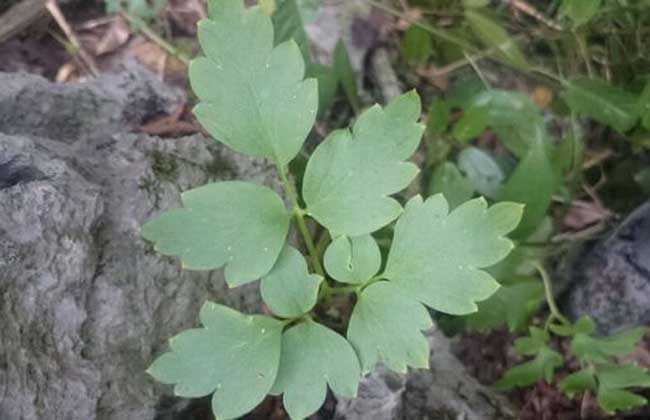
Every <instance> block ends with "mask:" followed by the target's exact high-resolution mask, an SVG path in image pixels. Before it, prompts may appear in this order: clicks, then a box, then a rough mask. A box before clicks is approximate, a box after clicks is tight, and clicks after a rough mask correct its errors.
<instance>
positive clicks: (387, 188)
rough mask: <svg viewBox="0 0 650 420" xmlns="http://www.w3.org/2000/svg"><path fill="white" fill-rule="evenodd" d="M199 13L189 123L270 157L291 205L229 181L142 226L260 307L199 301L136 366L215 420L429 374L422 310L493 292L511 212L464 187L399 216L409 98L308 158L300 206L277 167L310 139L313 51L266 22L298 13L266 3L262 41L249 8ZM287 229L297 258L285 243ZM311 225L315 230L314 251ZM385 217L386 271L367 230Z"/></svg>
mask: <svg viewBox="0 0 650 420" xmlns="http://www.w3.org/2000/svg"><path fill="white" fill-rule="evenodd" d="M209 6H210V7H209V14H210V19H209V20H206V21H203V22H201V23H200V24H199V38H200V42H201V46H202V48H203V52H204V54H205V56H203V57H199V58H196V59H195V60H194V61H193V62H192V64H191V65H190V70H189V72H190V81H191V84H192V87H193V89H194V91H195V93H196V94H197V96H198V97H199V99H200V100H201V102H200V103H199V105H198V106H197V107H196V109H195V113H196V115H197V118H198V119H199V121H200V122H201V123H202V124H203V126H204V127H205V128H206V129H207V130H208V131H209V132H210V133H211V134H212V135H213V136H214V137H215V138H216V140H218V141H220V142H222V143H224V144H226V145H228V146H229V147H231V148H233V149H235V150H237V151H239V152H242V153H244V154H247V155H249V156H260V157H265V158H268V159H269V160H270V161H271V162H272V163H273V164H274V165H275V167H276V168H277V170H278V175H279V179H280V180H281V182H282V185H283V188H284V191H285V196H286V198H287V201H288V202H289V204H290V206H291V210H290V211H289V210H287V208H286V204H285V203H284V202H283V201H282V199H281V198H280V197H279V196H278V194H276V193H275V192H274V191H272V190H270V189H269V188H267V187H262V186H259V185H255V184H252V183H247V182H242V181H226V182H217V183H213V184H209V185H206V186H203V187H199V188H196V189H193V190H190V191H188V192H185V193H184V194H183V207H182V208H179V209H175V210H171V211H168V212H166V213H164V214H162V215H161V216H160V217H158V218H157V219H154V220H152V221H149V222H147V223H146V224H145V225H144V226H143V228H142V234H143V236H144V237H145V238H146V239H148V240H150V241H152V242H153V243H154V246H155V249H156V250H158V251H159V252H161V253H163V254H166V255H173V256H178V257H179V258H180V260H181V261H182V263H183V266H184V267H185V268H188V269H201V270H210V269H217V268H221V267H224V268H225V277H226V281H227V282H228V284H229V285H230V286H238V285H242V284H245V283H249V282H252V281H254V280H257V279H261V284H260V289H261V295H262V298H263V300H264V302H265V303H266V306H267V307H268V309H269V310H270V312H271V313H272V315H269V316H261V315H244V314H241V313H238V312H236V311H234V310H232V309H228V308H226V307H224V306H220V305H217V304H213V303H206V304H205V305H204V307H203V309H202V310H201V314H200V319H201V322H202V324H203V327H202V328H194V329H190V330H187V331H185V332H182V333H180V334H179V335H178V336H176V337H174V338H173V339H172V340H170V351H168V352H167V353H164V354H162V355H161V356H160V357H159V358H158V359H156V360H155V361H154V363H153V364H152V366H151V368H150V370H149V372H150V373H151V375H152V376H153V377H154V378H156V379H158V380H159V381H161V382H163V383H169V384H174V385H175V392H176V394H177V395H179V396H186V397H199V396H205V395H209V394H211V393H213V394H214V395H213V397H212V399H213V402H212V405H213V410H214V413H215V415H216V416H217V417H218V418H236V417H239V416H242V415H244V414H245V413H246V412H248V411H250V410H252V409H253V408H254V407H255V405H257V404H258V403H259V402H260V401H262V399H263V398H264V397H265V395H267V394H273V395H280V394H283V402H284V407H285V409H286V411H287V412H288V414H289V416H290V417H291V418H293V419H301V418H305V417H307V416H309V415H311V414H312V413H314V412H315V411H317V410H318V408H319V407H320V406H321V405H322V404H323V402H324V401H325V397H326V394H327V389H328V387H329V388H331V390H332V391H333V392H334V393H336V394H338V395H342V396H346V397H354V396H355V395H356V392H357V386H358V382H359V380H360V378H361V374H362V372H363V373H367V372H369V371H370V370H372V369H373V368H374V366H375V365H376V364H377V363H380V362H381V363H384V364H385V365H386V366H388V367H389V368H390V369H393V370H395V371H398V372H405V371H406V369H407V367H409V366H410V367H415V368H424V367H427V366H428V360H429V346H428V341H427V339H426V338H425V336H424V335H423V334H422V332H423V331H424V330H426V329H429V328H430V327H431V326H432V320H431V317H430V315H429V312H428V310H427V308H426V307H425V306H424V305H427V306H429V307H431V308H433V309H436V310H438V311H442V312H446V313H450V314H468V313H471V312H474V311H476V309H477V302H479V301H482V300H485V299H488V298H489V297H490V296H491V295H492V294H493V293H494V292H495V291H496V290H497V289H498V287H499V284H498V283H497V282H496V281H495V280H494V279H493V278H492V277H491V276H490V275H489V274H488V273H487V272H486V271H485V270H484V269H485V268H486V267H488V266H491V265H493V264H495V263H497V262H498V261H500V260H501V259H503V258H504V257H505V256H506V255H507V254H508V253H509V252H510V250H511V249H512V248H513V246H514V245H513V243H512V242H511V241H510V240H508V239H507V238H506V237H505V235H507V234H508V233H509V232H511V231H512V230H514V229H515V228H516V226H517V224H518V223H519V220H520V218H521V216H522V206H521V205H519V204H515V203H509V202H504V203H496V204H493V205H492V206H490V207H488V204H487V202H486V200H485V199H483V198H477V199H474V200H470V201H465V199H466V198H469V195H471V194H473V191H474V187H471V188H469V187H467V185H466V187H467V192H465V193H464V194H463V195H462V196H456V197H453V196H451V197H452V199H453V200H454V202H453V204H454V205H457V206H455V207H456V208H455V209H454V210H453V211H451V212H450V211H449V205H448V203H447V200H446V199H445V198H444V197H443V196H442V195H441V194H436V195H434V196H433V197H430V198H428V199H427V200H426V201H424V200H423V199H422V198H421V197H420V196H415V197H413V198H411V199H410V200H409V201H408V203H407V204H406V207H405V208H402V205H401V204H400V203H401V202H400V201H399V200H398V199H397V198H394V197H391V196H392V195H395V194H396V193H398V192H400V191H401V190H403V189H404V188H406V187H407V186H408V185H409V183H411V181H412V180H413V179H414V177H415V176H416V174H417V173H418V168H417V167H416V166H415V165H414V164H413V163H411V162H408V161H407V160H408V159H409V158H410V157H411V155H412V154H413V153H414V151H415V150H416V149H417V147H418V144H419V142H420V137H421V136H422V134H423V131H424V126H423V125H422V124H420V123H419V122H418V120H419V119H420V116H421V108H420V99H419V97H418V95H417V94H416V93H415V91H412V92H409V93H407V94H405V95H402V96H399V97H397V98H395V99H394V100H392V101H391V102H390V103H389V104H388V105H387V106H386V107H383V108H382V107H380V106H378V105H376V106H373V107H371V108H369V109H368V110H366V111H365V112H363V113H361V114H360V115H359V117H358V119H357V120H356V122H355V123H354V125H353V127H352V129H351V130H349V129H344V130H337V131H334V132H333V133H331V134H330V135H329V136H327V138H326V139H325V140H324V141H322V142H321V143H320V144H319V145H318V147H317V148H316V150H315V151H314V152H313V154H312V155H311V157H310V158H309V160H308V162H307V165H306V169H305V173H304V177H303V183H302V188H301V190H302V193H303V194H302V195H301V196H299V195H298V192H299V190H297V189H296V188H295V185H294V183H293V182H292V180H291V177H290V176H289V175H288V174H287V166H288V164H289V163H290V162H291V161H292V159H294V157H296V155H297V154H298V153H299V151H300V150H301V148H302V146H303V143H304V140H305V138H306V136H307V134H308V133H309V131H310V130H311V127H312V124H313V123H314V119H315V109H316V106H317V101H318V97H317V93H316V91H317V89H316V83H315V81H314V80H311V79H308V80H303V77H304V70H305V60H308V48H307V47H306V46H305V45H306V44H304V43H303V41H304V40H305V39H306V38H305V39H303V38H302V35H301V33H302V32H301V28H300V25H297V24H295V22H294V23H293V24H288V23H286V22H285V24H286V26H282V24H281V23H280V22H279V21H283V22H284V21H285V20H286V19H288V18H287V16H289V17H291V16H294V17H295V15H296V14H297V13H298V12H297V8H296V7H295V6H296V3H295V2H294V1H293V0H285V1H284V2H278V3H277V4H276V6H277V7H278V8H277V9H275V11H274V12H273V7H267V9H266V12H267V13H271V12H273V16H274V18H273V19H274V22H273V23H274V24H275V27H276V28H277V32H275V35H274V29H273V27H274V25H273V24H272V21H271V18H270V17H269V16H268V15H267V14H265V13H263V11H262V9H261V8H260V7H252V8H250V9H246V8H245V7H244V5H243V3H242V1H241V0H213V1H211V2H209ZM266 6H268V4H266ZM271 6H272V4H271ZM285 8H288V9H285ZM287 10H288V12H290V13H288V12H287ZM303 32H304V30H303ZM286 38H292V39H289V40H287V39H286ZM293 39H296V40H297V41H294V40H293ZM273 40H275V46H274V44H273ZM341 45H342V44H341ZM337 56H338V58H337V59H336V61H337V62H336V63H335V65H334V72H335V73H336V74H337V76H336V78H337V79H338V80H339V81H340V82H341V83H342V84H343V87H344V90H345V92H346V94H347V95H348V97H349V98H350V101H351V103H353V100H352V97H353V96H354V97H356V91H354V83H353V82H354V80H353V75H352V73H351V72H350V71H349V60H348V59H347V54H346V53H345V50H344V48H343V47H342V46H340V47H339V48H338V51H337ZM337 63H338V64H337ZM310 66H311V65H310ZM312 68H313V67H312ZM319 80H325V79H322V78H319ZM357 99H358V98H357ZM353 106H355V105H353ZM356 106H359V107H360V104H358V103H357V105H356ZM440 109H446V111H443V112H444V115H442V116H441V117H440V119H439V122H438V123H437V124H438V126H439V127H442V128H431V129H432V130H435V131H439V132H441V133H442V131H444V130H445V129H446V127H447V125H448V120H449V109H448V108H446V106H442V107H440ZM459 166H460V165H459ZM447 167H449V166H448V165H447ZM452 171H453V169H452ZM456 172H458V170H456ZM456 175H458V174H457V173H454V176H456ZM468 179H470V177H469V175H468ZM440 188H441V190H444V191H451V190H449V189H445V188H446V187H444V186H441V187H440ZM461 201H465V202H464V203H462V204H461ZM301 203H304V204H305V207H303V206H302V205H301ZM308 216H309V217H311V219H313V220H308V219H307V217H308ZM292 217H293V218H294V219H295V222H296V227H297V230H298V232H299V233H300V234H301V235H302V238H303V242H304V244H305V248H306V250H307V251H308V255H306V256H303V254H302V253H301V252H300V251H299V250H298V249H296V248H294V247H293V246H291V245H290V244H287V243H286V239H287V236H288V235H287V233H288V231H289V228H290V223H291V218H292ZM308 222H312V223H315V222H319V223H320V224H321V225H322V232H321V235H322V236H321V239H322V240H321V241H318V244H315V243H314V242H315V241H314V240H313V238H312V236H311V235H312V230H311V229H310V226H308ZM393 222H395V224H394V236H393V239H392V242H391V245H390V249H389V251H388V255H387V257H386V262H385V264H383V262H382V253H381V252H380V248H379V246H378V244H377V241H376V240H375V238H374V237H373V236H372V233H373V232H375V231H377V230H379V229H382V228H386V227H387V226H389V225H390V224H391V223H393ZM383 232H388V233H390V232H391V228H390V227H388V228H386V229H383V230H382V233H383ZM329 238H331V242H330V243H329V244H328V242H327V241H328V239H329ZM389 240H390V238H389ZM323 250H325V252H324V255H322V253H323V252H322V251H323ZM306 257H308V258H306ZM307 260H308V261H309V264H308V263H307ZM321 260H322V262H321ZM322 265H324V266H325V270H326V271H324V270H323V269H322ZM382 267H383V271H382ZM342 283H343V284H346V285H344V286H342V285H341V284H342ZM346 293H354V294H355V295H356V297H357V299H356V303H355V305H354V308H352V312H351V315H350V319H349V320H346V319H340V320H337V321H341V322H342V323H340V322H333V324H334V325H335V326H336V328H337V329H340V328H341V325H345V323H346V321H349V322H348V323H347V325H348V329H347V337H343V336H342V335H340V334H339V333H338V332H336V331H334V330H333V329H330V328H329V327H328V326H326V325H325V323H326V322H328V321H331V318H330V317H331V316H333V315H332V311H329V312H328V310H329V309H330V307H329V306H328V305H330V302H331V297H332V296H333V295H338V294H346ZM517 296H519V294H517ZM324 313H327V314H328V316H327V317H323V316H322V314H324ZM521 316H522V315H521V314H517V315H511V318H512V320H513V321H512V322H514V323H520V320H519V318H521Z"/></svg>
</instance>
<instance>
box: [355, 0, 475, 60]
mask: <svg viewBox="0 0 650 420" xmlns="http://www.w3.org/2000/svg"><path fill="white" fill-rule="evenodd" d="M367 2H368V4H370V5H372V6H373V7H376V8H377V9H381V10H383V11H384V12H386V13H388V14H390V15H393V16H395V17H398V18H400V19H405V20H408V19H407V17H406V16H405V15H404V13H402V12H400V11H399V10H395V9H393V8H392V7H390V6H386V5H385V4H382V3H380V2H379V1H375V0H367ZM409 23H410V24H412V25H415V26H418V27H420V28H422V29H424V30H425V31H427V32H429V33H430V34H432V35H435V36H437V37H438V38H440V39H444V40H445V41H447V42H451V43H452V44H456V45H458V46H459V47H460V48H461V49H463V50H466V51H469V52H472V53H474V52H476V48H475V47H474V46H473V45H471V44H470V43H468V42H467V41H465V40H464V39H462V38H459V37H457V36H455V35H453V34H451V33H450V32H448V31H445V30H443V29H439V28H435V27H433V26H431V25H427V24H426V23H422V22H418V21H410V22H409Z"/></svg>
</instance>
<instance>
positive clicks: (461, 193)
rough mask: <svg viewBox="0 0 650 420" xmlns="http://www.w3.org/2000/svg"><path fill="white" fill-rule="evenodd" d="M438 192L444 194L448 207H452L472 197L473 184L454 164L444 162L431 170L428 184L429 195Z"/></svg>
mask: <svg viewBox="0 0 650 420" xmlns="http://www.w3.org/2000/svg"><path fill="white" fill-rule="evenodd" d="M438 193H441V194H442V195H444V196H445V199H446V200H447V202H448V203H449V207H450V208H452V209H454V208H456V207H458V206H459V205H460V204H462V203H464V202H465V201H467V200H469V199H470V198H472V196H473V195H474V186H473V185H472V183H471V182H469V180H468V179H467V178H465V176H464V175H463V174H461V173H460V171H459V170H458V168H457V167H456V165H454V164H453V163H452V162H445V163H443V164H442V165H440V166H438V167H437V168H436V170H435V171H434V172H433V176H432V178H431V185H430V186H429V195H434V194H438Z"/></svg>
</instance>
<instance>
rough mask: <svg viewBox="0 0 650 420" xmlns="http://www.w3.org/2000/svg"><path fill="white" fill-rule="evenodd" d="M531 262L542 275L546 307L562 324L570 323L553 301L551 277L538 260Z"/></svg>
mask: <svg viewBox="0 0 650 420" xmlns="http://www.w3.org/2000/svg"><path fill="white" fill-rule="evenodd" d="M532 264H533V266H534V267H535V269H536V270H537V271H538V272H539V274H540V276H541V277H542V282H543V283H544V293H545V294H546V303H547V304H548V308H549V310H550V311H551V316H553V317H554V318H555V319H557V320H558V321H560V322H561V323H562V324H564V325H571V321H569V320H568V319H567V318H566V317H565V316H564V315H562V312H560V309H559V308H558V307H557V304H556V303H555V297H554V296H553V289H552V285H551V279H550V277H549V275H548V272H547V271H546V269H545V268H544V266H543V265H542V264H541V263H540V262H539V261H533V262H532Z"/></svg>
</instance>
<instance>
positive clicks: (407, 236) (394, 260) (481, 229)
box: [383, 194, 522, 315]
mask: <svg viewBox="0 0 650 420" xmlns="http://www.w3.org/2000/svg"><path fill="white" fill-rule="evenodd" d="M521 214H522V207H521V206H520V205H518V204H515V203H498V204H495V205H493V206H492V207H490V208H489V209H488V207H487V202H486V201H485V199H483V198H477V199H474V200H470V201H467V202H465V203H464V204H462V205H460V206H459V207H457V208H456V209H455V210H454V211H452V212H451V213H450V212H449V206H448V204H447V202H446V200H445V198H444V197H443V196H442V195H440V194H438V195H435V196H433V197H430V198H428V199H427V200H426V201H422V198H421V197H420V196H416V197H413V198H412V199H411V200H410V201H409V202H408V204H407V205H406V210H405V212H404V214H403V215H402V216H401V217H400V218H399V220H398V221H397V224H396V226H395V236H394V239H393V243H392V245H391V248H390V252H389V254H388V261H387V264H386V270H385V272H384V274H383V277H384V278H386V279H389V280H391V281H393V282H394V283H395V284H396V285H398V286H399V287H400V289H401V290H403V291H404V292H406V293H407V294H408V295H410V296H412V297H413V298H415V299H417V300H418V301H420V302H422V303H424V304H425V305H427V306H430V307H431V308H433V309H435V310H438V311H441V312H445V313H448V314H452V315H464V314H468V313H472V312H475V311H476V310H477V306H476V302H477V301H481V300H485V299H487V298H488V297H490V296H491V295H492V294H493V293H494V292H495V291H496V290H497V289H498V287H499V284H498V283H497V282H496V281H495V280H494V279H493V278H492V276H490V275H489V274H488V273H487V272H485V271H483V270H481V268H485V267H489V266H491V265H493V264H494V263H496V262H497V261H499V260H501V259H503V258H504V257H505V256H506V255H508V253H509V252H510V251H511V250H512V249H513V247H514V245H513V244H512V242H511V241H510V240H509V239H507V238H505V237H504V235H506V234H507V233H508V232H510V231H512V230H513V229H514V228H515V227H516V226H517V223H519V220H520V219H521Z"/></svg>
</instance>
